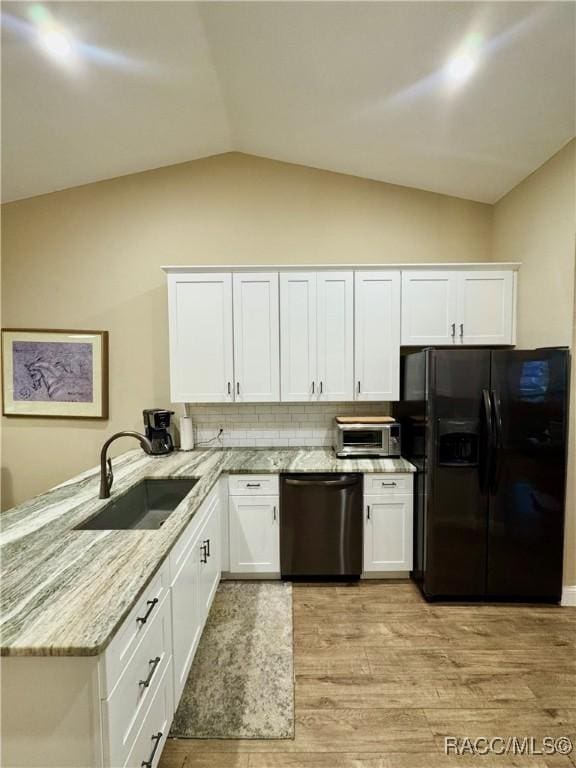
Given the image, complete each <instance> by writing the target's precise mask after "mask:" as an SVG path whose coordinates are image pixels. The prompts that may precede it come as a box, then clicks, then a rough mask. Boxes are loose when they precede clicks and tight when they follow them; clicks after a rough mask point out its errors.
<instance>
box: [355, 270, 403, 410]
mask: <svg viewBox="0 0 576 768" xmlns="http://www.w3.org/2000/svg"><path fill="white" fill-rule="evenodd" d="M354 280H355V292H356V297H355V299H356V300H355V307H356V326H355V346H354V349H355V364H354V381H355V396H356V399H357V400H398V398H399V397H400V272H394V271H391V270H388V271H386V270H382V271H378V272H356V274H355V276H354Z"/></svg>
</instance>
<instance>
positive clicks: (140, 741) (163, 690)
mask: <svg viewBox="0 0 576 768" xmlns="http://www.w3.org/2000/svg"><path fill="white" fill-rule="evenodd" d="M173 717H174V695H173V692H172V669H171V668H170V665H169V666H168V667H167V668H166V670H165V671H164V675H163V677H162V680H161V681H160V685H159V686H158V690H157V691H156V693H155V694H154V697H153V699H152V701H151V702H150V707H149V709H148V711H147V712H146V715H145V718H144V722H143V723H142V727H141V728H140V730H139V732H138V736H137V737H136V739H135V741H134V744H133V745H132V749H131V750H130V754H129V755H128V759H127V760H126V762H125V763H123V765H124V768H156V766H157V765H158V763H159V762H160V757H161V755H162V750H163V749H164V744H165V743H166V739H167V738H168V733H169V731H170V724H171V723H172V718H173ZM110 765H111V766H112V768H115V766H116V765H117V763H111V764H110Z"/></svg>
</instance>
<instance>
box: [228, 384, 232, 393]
mask: <svg viewBox="0 0 576 768" xmlns="http://www.w3.org/2000/svg"><path fill="white" fill-rule="evenodd" d="M228 394H229V395H231V394H232V387H231V386H230V382H228Z"/></svg>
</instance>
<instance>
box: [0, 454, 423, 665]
mask: <svg viewBox="0 0 576 768" xmlns="http://www.w3.org/2000/svg"><path fill="white" fill-rule="evenodd" d="M414 471H415V468H414V466H413V465H412V464H410V462H408V461H406V460H405V459H337V458H336V456H335V454H334V453H333V451H332V450H330V449H324V448H278V449H273V448H257V449H255V448H224V449H209V450H194V451H190V452H175V453H173V454H169V455H167V456H161V457H150V456H147V455H146V454H144V453H143V452H142V451H141V450H140V449H136V450H133V451H129V452H128V453H124V454H122V455H121V456H119V457H118V458H116V459H114V475H115V480H114V485H113V487H112V495H111V499H110V500H113V499H114V498H115V497H117V496H119V495H121V494H122V493H124V492H125V491H127V490H128V489H129V488H131V487H132V486H133V485H135V484H136V483H137V482H139V481H140V480H142V479H144V478H196V479H197V483H196V485H195V486H194V487H193V488H192V490H191V491H190V493H189V494H188V495H187V496H186V497H185V499H184V500H183V501H182V502H181V503H180V504H179V505H178V507H177V508H176V509H175V510H174V512H173V513H172V514H171V515H170V516H169V517H168V519H167V520H166V522H165V523H164V525H163V526H162V527H161V528H160V529H158V530H114V531H108V530H75V528H76V526H78V525H80V524H81V523H83V522H85V521H86V520H88V519H89V518H91V517H92V516H94V515H95V514H96V513H98V512H99V511H100V510H101V509H102V507H104V506H106V504H108V503H109V502H110V500H108V499H104V500H101V499H99V498H98V487H99V468H94V469H91V470H89V471H87V472H84V473H83V474H81V475H78V476H77V477H75V478H73V479H72V480H69V481H67V482H65V483H62V484H61V485H59V486H56V487H55V488H53V489H51V490H50V491H48V492H47V493H45V494H42V495H41V496H37V497H35V498H33V499H31V500H30V501H27V502H24V503H23V504H20V505H19V506H17V507H14V508H13V509H11V510H7V511H6V512H4V513H3V514H2V515H1V516H0V522H1V529H2V530H1V534H0V547H1V549H0V556H1V563H2V574H1V582H0V617H1V618H0V636H1V647H0V652H1V654H2V655H3V656H91V655H97V654H100V653H101V652H102V651H103V650H104V649H105V648H106V646H107V645H108V644H109V643H110V641H111V639H112V638H113V637H114V634H115V632H116V630H117V629H118V627H119V626H120V624H121V623H122V621H123V619H124V618H125V617H126V615H127V614H128V613H129V611H130V610H131V608H132V607H133V605H134V604H135V602H136V600H137V599H138V597H139V596H140V594H141V593H142V591H143V590H144V589H145V587H146V586H147V584H148V583H149V582H150V580H151V579H152V577H153V576H154V574H155V573H156V571H157V570H158V568H159V567H160V565H161V564H162V563H163V562H164V560H165V558H166V556H167V555H168V553H169V552H170V550H171V548H172V547H173V546H174V544H175V543H176V541H177V540H178V538H179V536H180V534H181V533H182V532H183V531H184V529H185V528H186V526H187V525H188V523H189V522H190V520H191V519H192V518H193V516H194V515H195V513H196V511H197V510H198V508H199V507H200V505H201V504H202V502H203V501H204V499H205V498H206V496H207V494H208V493H209V491H210V490H211V488H212V487H213V486H214V484H215V483H216V481H217V480H218V478H219V477H220V476H221V475H222V474H239V473H245V474H247V473H254V474H265V473H272V474H279V473H282V472H362V473H369V472H370V473H371V472H376V473H389V472H392V473H406V472H414Z"/></svg>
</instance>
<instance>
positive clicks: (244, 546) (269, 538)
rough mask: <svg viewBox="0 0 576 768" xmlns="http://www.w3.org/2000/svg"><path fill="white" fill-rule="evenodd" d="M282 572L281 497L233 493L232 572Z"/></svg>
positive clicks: (231, 527)
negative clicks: (234, 494)
mask: <svg viewBox="0 0 576 768" xmlns="http://www.w3.org/2000/svg"><path fill="white" fill-rule="evenodd" d="M279 572H280V508H279V497H278V496H231V497H230V573H260V574H263V573H265V574H269V575H272V574H278V573H279Z"/></svg>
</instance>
